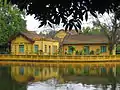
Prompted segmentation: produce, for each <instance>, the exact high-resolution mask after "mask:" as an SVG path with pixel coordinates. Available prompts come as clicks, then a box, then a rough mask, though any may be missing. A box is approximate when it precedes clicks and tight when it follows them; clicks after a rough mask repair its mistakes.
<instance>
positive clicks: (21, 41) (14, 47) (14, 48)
mask: <svg viewBox="0 0 120 90" xmlns="http://www.w3.org/2000/svg"><path fill="white" fill-rule="evenodd" d="M19 45H24V51H25V53H19ZM32 48H33V44H32V43H31V42H30V41H28V40H27V39H25V38H23V37H22V36H21V35H20V36H18V37H17V38H16V39H14V40H12V42H11V53H12V54H30V53H32Z"/></svg>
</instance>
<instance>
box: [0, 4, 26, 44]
mask: <svg viewBox="0 0 120 90" xmlns="http://www.w3.org/2000/svg"><path fill="white" fill-rule="evenodd" d="M24 18H25V12H21V11H20V10H19V9H18V8H17V6H15V5H14V6H12V5H11V4H10V3H9V4H6V5H2V3H0V43H1V44H5V43H7V42H8V40H9V39H10V37H12V36H15V35H16V34H17V33H18V32H20V31H24V30H26V21H25V20H24Z"/></svg>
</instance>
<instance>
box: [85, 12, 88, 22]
mask: <svg viewBox="0 0 120 90" xmlns="http://www.w3.org/2000/svg"><path fill="white" fill-rule="evenodd" d="M85 20H86V21H87V20H88V13H87V12H86V13H85Z"/></svg>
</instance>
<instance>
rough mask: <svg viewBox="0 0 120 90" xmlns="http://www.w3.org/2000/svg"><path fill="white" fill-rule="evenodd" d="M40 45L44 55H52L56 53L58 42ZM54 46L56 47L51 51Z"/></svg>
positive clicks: (47, 42) (46, 42)
mask: <svg viewBox="0 0 120 90" xmlns="http://www.w3.org/2000/svg"><path fill="white" fill-rule="evenodd" d="M42 44H43V53H44V54H45V55H48V54H50V55H52V54H55V53H57V52H58V49H59V42H56V41H55V42H51V41H43V42H42ZM45 45H46V46H47V52H46V51H45ZM54 46H55V47H56V49H55V50H53V49H54ZM49 47H50V48H49Z"/></svg>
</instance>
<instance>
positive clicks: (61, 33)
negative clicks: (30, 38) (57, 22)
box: [55, 30, 66, 38]
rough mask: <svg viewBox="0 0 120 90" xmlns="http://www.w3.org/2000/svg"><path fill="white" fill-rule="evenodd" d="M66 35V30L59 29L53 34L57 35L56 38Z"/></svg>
mask: <svg viewBox="0 0 120 90" xmlns="http://www.w3.org/2000/svg"><path fill="white" fill-rule="evenodd" d="M65 36H66V32H65V31H63V30H61V31H58V33H57V34H56V35H55V37H58V38H64V37H65Z"/></svg>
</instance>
